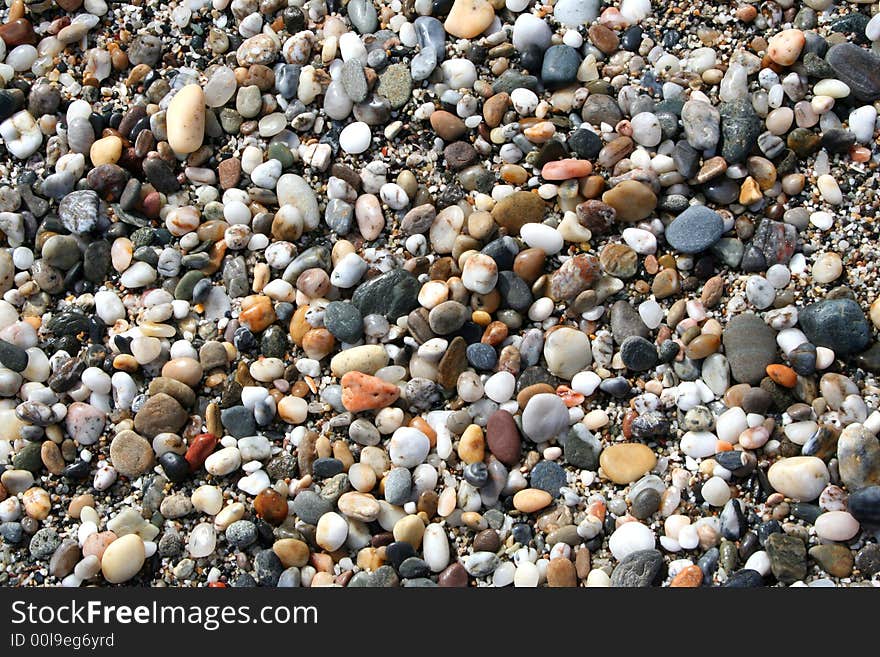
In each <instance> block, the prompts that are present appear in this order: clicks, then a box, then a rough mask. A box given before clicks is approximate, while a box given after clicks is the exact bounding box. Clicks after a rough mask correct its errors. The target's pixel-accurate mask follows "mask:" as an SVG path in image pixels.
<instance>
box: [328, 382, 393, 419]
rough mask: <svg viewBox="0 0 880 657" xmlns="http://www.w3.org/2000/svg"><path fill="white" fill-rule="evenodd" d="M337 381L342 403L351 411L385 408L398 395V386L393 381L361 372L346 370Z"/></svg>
mask: <svg viewBox="0 0 880 657" xmlns="http://www.w3.org/2000/svg"><path fill="white" fill-rule="evenodd" d="M339 382H340V384H341V385H342V405H343V406H345V409H346V410H347V411H349V412H351V413H359V412H361V411H371V410H377V409H380V408H385V407H386V406H390V405H391V404H393V403H394V402H395V401H397V398H398V397H399V396H400V388H398V387H397V386H396V385H394V384H393V383H388V382H387V381H383V380H382V379H380V378H379V377H376V376H370V375H369V374H364V373H363V372H347V373H346V374H345V375H343V377H342V378H341V379H340V381H339Z"/></svg>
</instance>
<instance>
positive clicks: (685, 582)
mask: <svg viewBox="0 0 880 657" xmlns="http://www.w3.org/2000/svg"><path fill="white" fill-rule="evenodd" d="M702 583H703V571H702V570H700V567H699V566H697V565H691V566H686V567H684V568H683V569H682V570H681V571H680V572H679V573H678V575H676V576H675V577H673V578H672V582H671V583H670V584H669V586H670V588H676V589H681V588H687V589H695V588H698V587H699V586H700V585H701V584H702Z"/></svg>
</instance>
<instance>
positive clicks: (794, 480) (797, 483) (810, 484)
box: [767, 456, 829, 502]
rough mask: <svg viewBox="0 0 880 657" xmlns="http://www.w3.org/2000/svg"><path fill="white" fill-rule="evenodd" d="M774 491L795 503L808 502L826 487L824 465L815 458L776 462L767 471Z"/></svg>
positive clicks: (787, 459) (827, 476) (806, 457)
mask: <svg viewBox="0 0 880 657" xmlns="http://www.w3.org/2000/svg"><path fill="white" fill-rule="evenodd" d="M767 478H768V479H769V481H770V485H771V486H773V488H774V489H776V490H777V491H779V492H780V493H782V494H783V495H785V496H786V497H790V498H792V499H793V500H795V501H803V502H809V501H811V500H815V499H816V498H817V497H819V494H820V493H821V492H822V490H823V489H824V488H825V486H827V485H828V481H829V475H828V468H826V467H825V463H824V462H823V461H822V460H821V459H818V458H816V457H815V456H793V457H790V458H783V459H780V460H778V461H776V462H775V463H774V464H773V465H771V466H770V469H769V470H768V471H767Z"/></svg>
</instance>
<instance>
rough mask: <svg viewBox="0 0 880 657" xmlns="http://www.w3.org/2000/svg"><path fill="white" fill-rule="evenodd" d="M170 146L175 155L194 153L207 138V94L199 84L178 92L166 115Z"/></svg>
mask: <svg viewBox="0 0 880 657" xmlns="http://www.w3.org/2000/svg"><path fill="white" fill-rule="evenodd" d="M165 123H166V124H167V126H168V127H167V130H168V144H169V146H171V150H173V151H174V152H175V153H181V154H186V153H193V152H195V151H197V150H198V149H199V147H200V146H201V145H202V141H203V140H204V138H205V94H204V92H203V91H202V88H201V87H200V86H199V85H197V84H188V85H186V86H185V87H183V89H181V90H180V91H178V92H177V93H176V94H175V95H174V98H172V99H171V102H170V103H169V104H168V110H167V111H166V113H165Z"/></svg>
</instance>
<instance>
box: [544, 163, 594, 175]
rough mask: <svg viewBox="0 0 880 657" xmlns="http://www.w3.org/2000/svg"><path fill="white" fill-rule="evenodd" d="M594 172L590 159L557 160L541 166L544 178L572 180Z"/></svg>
mask: <svg viewBox="0 0 880 657" xmlns="http://www.w3.org/2000/svg"><path fill="white" fill-rule="evenodd" d="M591 173H593V165H592V164H590V162H589V161H588V160H573V159H569V160H556V161H554V162H548V163H547V164H545V165H544V166H543V167H542V168H541V177H542V178H543V179H544V180H570V179H571V178H583V177H584V176H589V175H590V174H591Z"/></svg>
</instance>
